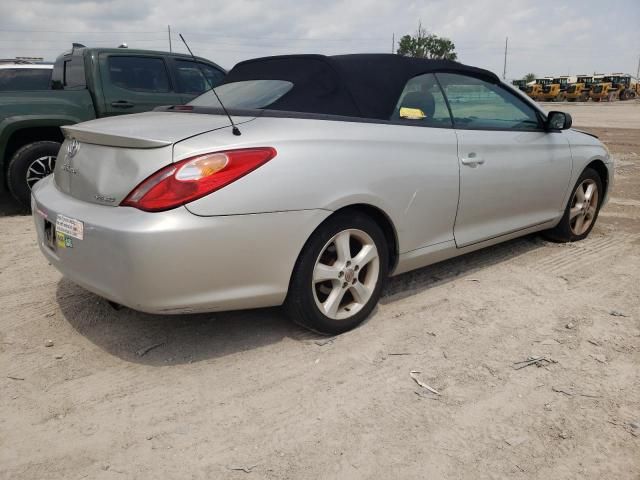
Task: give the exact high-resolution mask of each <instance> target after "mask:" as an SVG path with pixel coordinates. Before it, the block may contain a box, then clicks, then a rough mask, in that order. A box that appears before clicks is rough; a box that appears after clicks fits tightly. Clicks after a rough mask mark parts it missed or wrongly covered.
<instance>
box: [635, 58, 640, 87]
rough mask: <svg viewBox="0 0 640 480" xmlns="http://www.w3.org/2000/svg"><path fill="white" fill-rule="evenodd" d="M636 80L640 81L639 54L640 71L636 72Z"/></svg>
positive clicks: (639, 60)
mask: <svg viewBox="0 0 640 480" xmlns="http://www.w3.org/2000/svg"><path fill="white" fill-rule="evenodd" d="M636 81H638V82H640V55H639V56H638V71H637V72H636Z"/></svg>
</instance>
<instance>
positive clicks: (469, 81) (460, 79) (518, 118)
mask: <svg viewBox="0 0 640 480" xmlns="http://www.w3.org/2000/svg"><path fill="white" fill-rule="evenodd" d="M436 75H437V77H438V80H439V81H440V84H441V85H442V88H443V89H444V92H445V95H446V96H447V100H449V105H450V107H451V113H452V115H453V121H454V124H455V127H456V128H472V129H480V130H482V129H489V130H491V129H500V130H536V129H538V128H539V121H538V116H537V115H536V111H535V109H534V108H533V107H531V106H530V105H528V104H527V103H526V102H525V101H524V100H522V99H520V98H518V97H517V96H516V95H514V94H513V93H511V92H509V91H508V90H507V89H505V88H502V87H501V86H499V85H496V84H493V83H489V82H485V81H484V80H480V79H478V78H474V77H467V76H466V75H458V74H453V73H437V74H436Z"/></svg>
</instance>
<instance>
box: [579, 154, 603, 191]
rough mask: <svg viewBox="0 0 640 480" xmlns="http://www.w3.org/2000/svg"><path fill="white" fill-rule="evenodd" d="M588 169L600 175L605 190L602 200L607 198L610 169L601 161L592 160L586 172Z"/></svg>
mask: <svg viewBox="0 0 640 480" xmlns="http://www.w3.org/2000/svg"><path fill="white" fill-rule="evenodd" d="M587 168H591V169H593V170H595V171H596V172H597V173H598V176H599V177H600V181H601V182H602V187H603V189H604V192H603V195H602V198H605V196H606V195H607V194H608V193H609V169H608V168H607V166H606V165H605V163H604V162H603V161H602V160H600V159H596V160H592V161H591V162H589V164H588V165H587V166H586V167H585V168H584V169H585V170H586V169H587ZM583 171H584V170H583Z"/></svg>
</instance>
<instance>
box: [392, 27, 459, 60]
mask: <svg viewBox="0 0 640 480" xmlns="http://www.w3.org/2000/svg"><path fill="white" fill-rule="evenodd" d="M455 48H456V46H455V45H454V43H453V42H452V41H451V40H449V39H448V38H445V37H439V36H437V35H433V34H427V32H426V31H425V30H424V29H423V28H422V25H418V31H417V32H416V34H415V35H414V36H411V35H405V36H403V37H402V38H401V39H400V43H399V44H398V51H397V53H398V55H404V56H405V57H418V58H435V59H444V60H456V59H457V58H458V55H457V54H456V52H455Z"/></svg>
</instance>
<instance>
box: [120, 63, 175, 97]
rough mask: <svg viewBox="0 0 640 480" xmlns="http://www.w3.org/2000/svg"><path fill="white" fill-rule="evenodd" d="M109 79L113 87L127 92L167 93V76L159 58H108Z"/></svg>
mask: <svg viewBox="0 0 640 480" xmlns="http://www.w3.org/2000/svg"><path fill="white" fill-rule="evenodd" d="M109 79H110V80H111V83H112V84H113V85H115V86H117V87H120V88H126V89H127V90H135V91H137V92H168V91H169V76H168V75H167V69H166V67H165V65H164V60H163V59H161V58H153V57H137V56H136V57H133V56H132V57H126V56H121V55H115V56H110V57H109Z"/></svg>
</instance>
